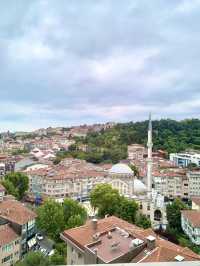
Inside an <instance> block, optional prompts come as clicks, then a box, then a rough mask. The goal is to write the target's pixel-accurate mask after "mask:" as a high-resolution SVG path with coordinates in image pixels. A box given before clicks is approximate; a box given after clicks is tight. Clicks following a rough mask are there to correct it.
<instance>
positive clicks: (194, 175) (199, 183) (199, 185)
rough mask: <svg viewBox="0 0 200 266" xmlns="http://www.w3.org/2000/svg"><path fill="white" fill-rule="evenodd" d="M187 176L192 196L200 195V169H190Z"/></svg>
mask: <svg viewBox="0 0 200 266" xmlns="http://www.w3.org/2000/svg"><path fill="white" fill-rule="evenodd" d="M187 177H188V182H189V194H190V197H191V196H200V171H189V172H187Z"/></svg>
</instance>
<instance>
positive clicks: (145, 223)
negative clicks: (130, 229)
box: [135, 213, 151, 229]
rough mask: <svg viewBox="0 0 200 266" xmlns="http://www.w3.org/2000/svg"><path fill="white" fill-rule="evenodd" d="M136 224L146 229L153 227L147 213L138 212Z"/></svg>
mask: <svg viewBox="0 0 200 266" xmlns="http://www.w3.org/2000/svg"><path fill="white" fill-rule="evenodd" d="M135 224H136V225H137V226H139V227H142V228H144V229H147V228H150V227H151V221H150V219H149V218H148V217H146V215H144V214H141V213H138V215H137V216H136V222H135Z"/></svg>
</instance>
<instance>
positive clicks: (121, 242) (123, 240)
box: [87, 227, 144, 263]
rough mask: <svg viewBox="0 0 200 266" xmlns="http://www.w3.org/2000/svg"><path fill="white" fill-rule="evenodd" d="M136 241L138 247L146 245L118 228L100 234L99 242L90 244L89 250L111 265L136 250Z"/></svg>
mask: <svg viewBox="0 0 200 266" xmlns="http://www.w3.org/2000/svg"><path fill="white" fill-rule="evenodd" d="M134 241H135V242H137V243H138V246H139V245H141V244H143V243H144V241H143V240H140V239H137V238H134V237H133V236H132V235H130V234H129V233H128V232H126V231H125V230H123V229H121V228H119V227H116V228H114V229H112V230H110V231H107V232H104V233H102V234H100V236H99V237H98V238H97V241H96V242H94V243H91V244H89V245H88V246H87V248H88V249H89V250H91V251H92V253H95V252H96V254H97V257H99V258H100V259H101V260H102V261H104V262H105V263H109V262H112V261H114V260H115V259H117V258H119V257H121V256H123V255H125V254H127V253H128V252H130V251H131V250H133V249H135V248H136V246H135V247H134V245H133V242H134Z"/></svg>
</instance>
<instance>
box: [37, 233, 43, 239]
mask: <svg viewBox="0 0 200 266" xmlns="http://www.w3.org/2000/svg"><path fill="white" fill-rule="evenodd" d="M36 238H37V239H38V240H43V239H44V237H43V235H42V234H40V233H37V234H36Z"/></svg>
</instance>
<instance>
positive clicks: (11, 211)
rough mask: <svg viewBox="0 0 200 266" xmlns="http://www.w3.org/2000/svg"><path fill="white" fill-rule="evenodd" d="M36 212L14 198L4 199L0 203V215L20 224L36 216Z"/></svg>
mask: <svg viewBox="0 0 200 266" xmlns="http://www.w3.org/2000/svg"><path fill="white" fill-rule="evenodd" d="M36 216H37V215H36V214H35V213H34V212H33V211H31V210H29V209H28V208H27V207H25V206H24V205H23V204H22V203H21V202H19V201H16V200H5V201H2V202H1V203H0V217H2V218H4V219H6V220H8V221H10V222H14V223H17V224H20V225H23V224H26V223H27V222H28V221H31V220H33V219H35V218H36Z"/></svg>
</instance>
